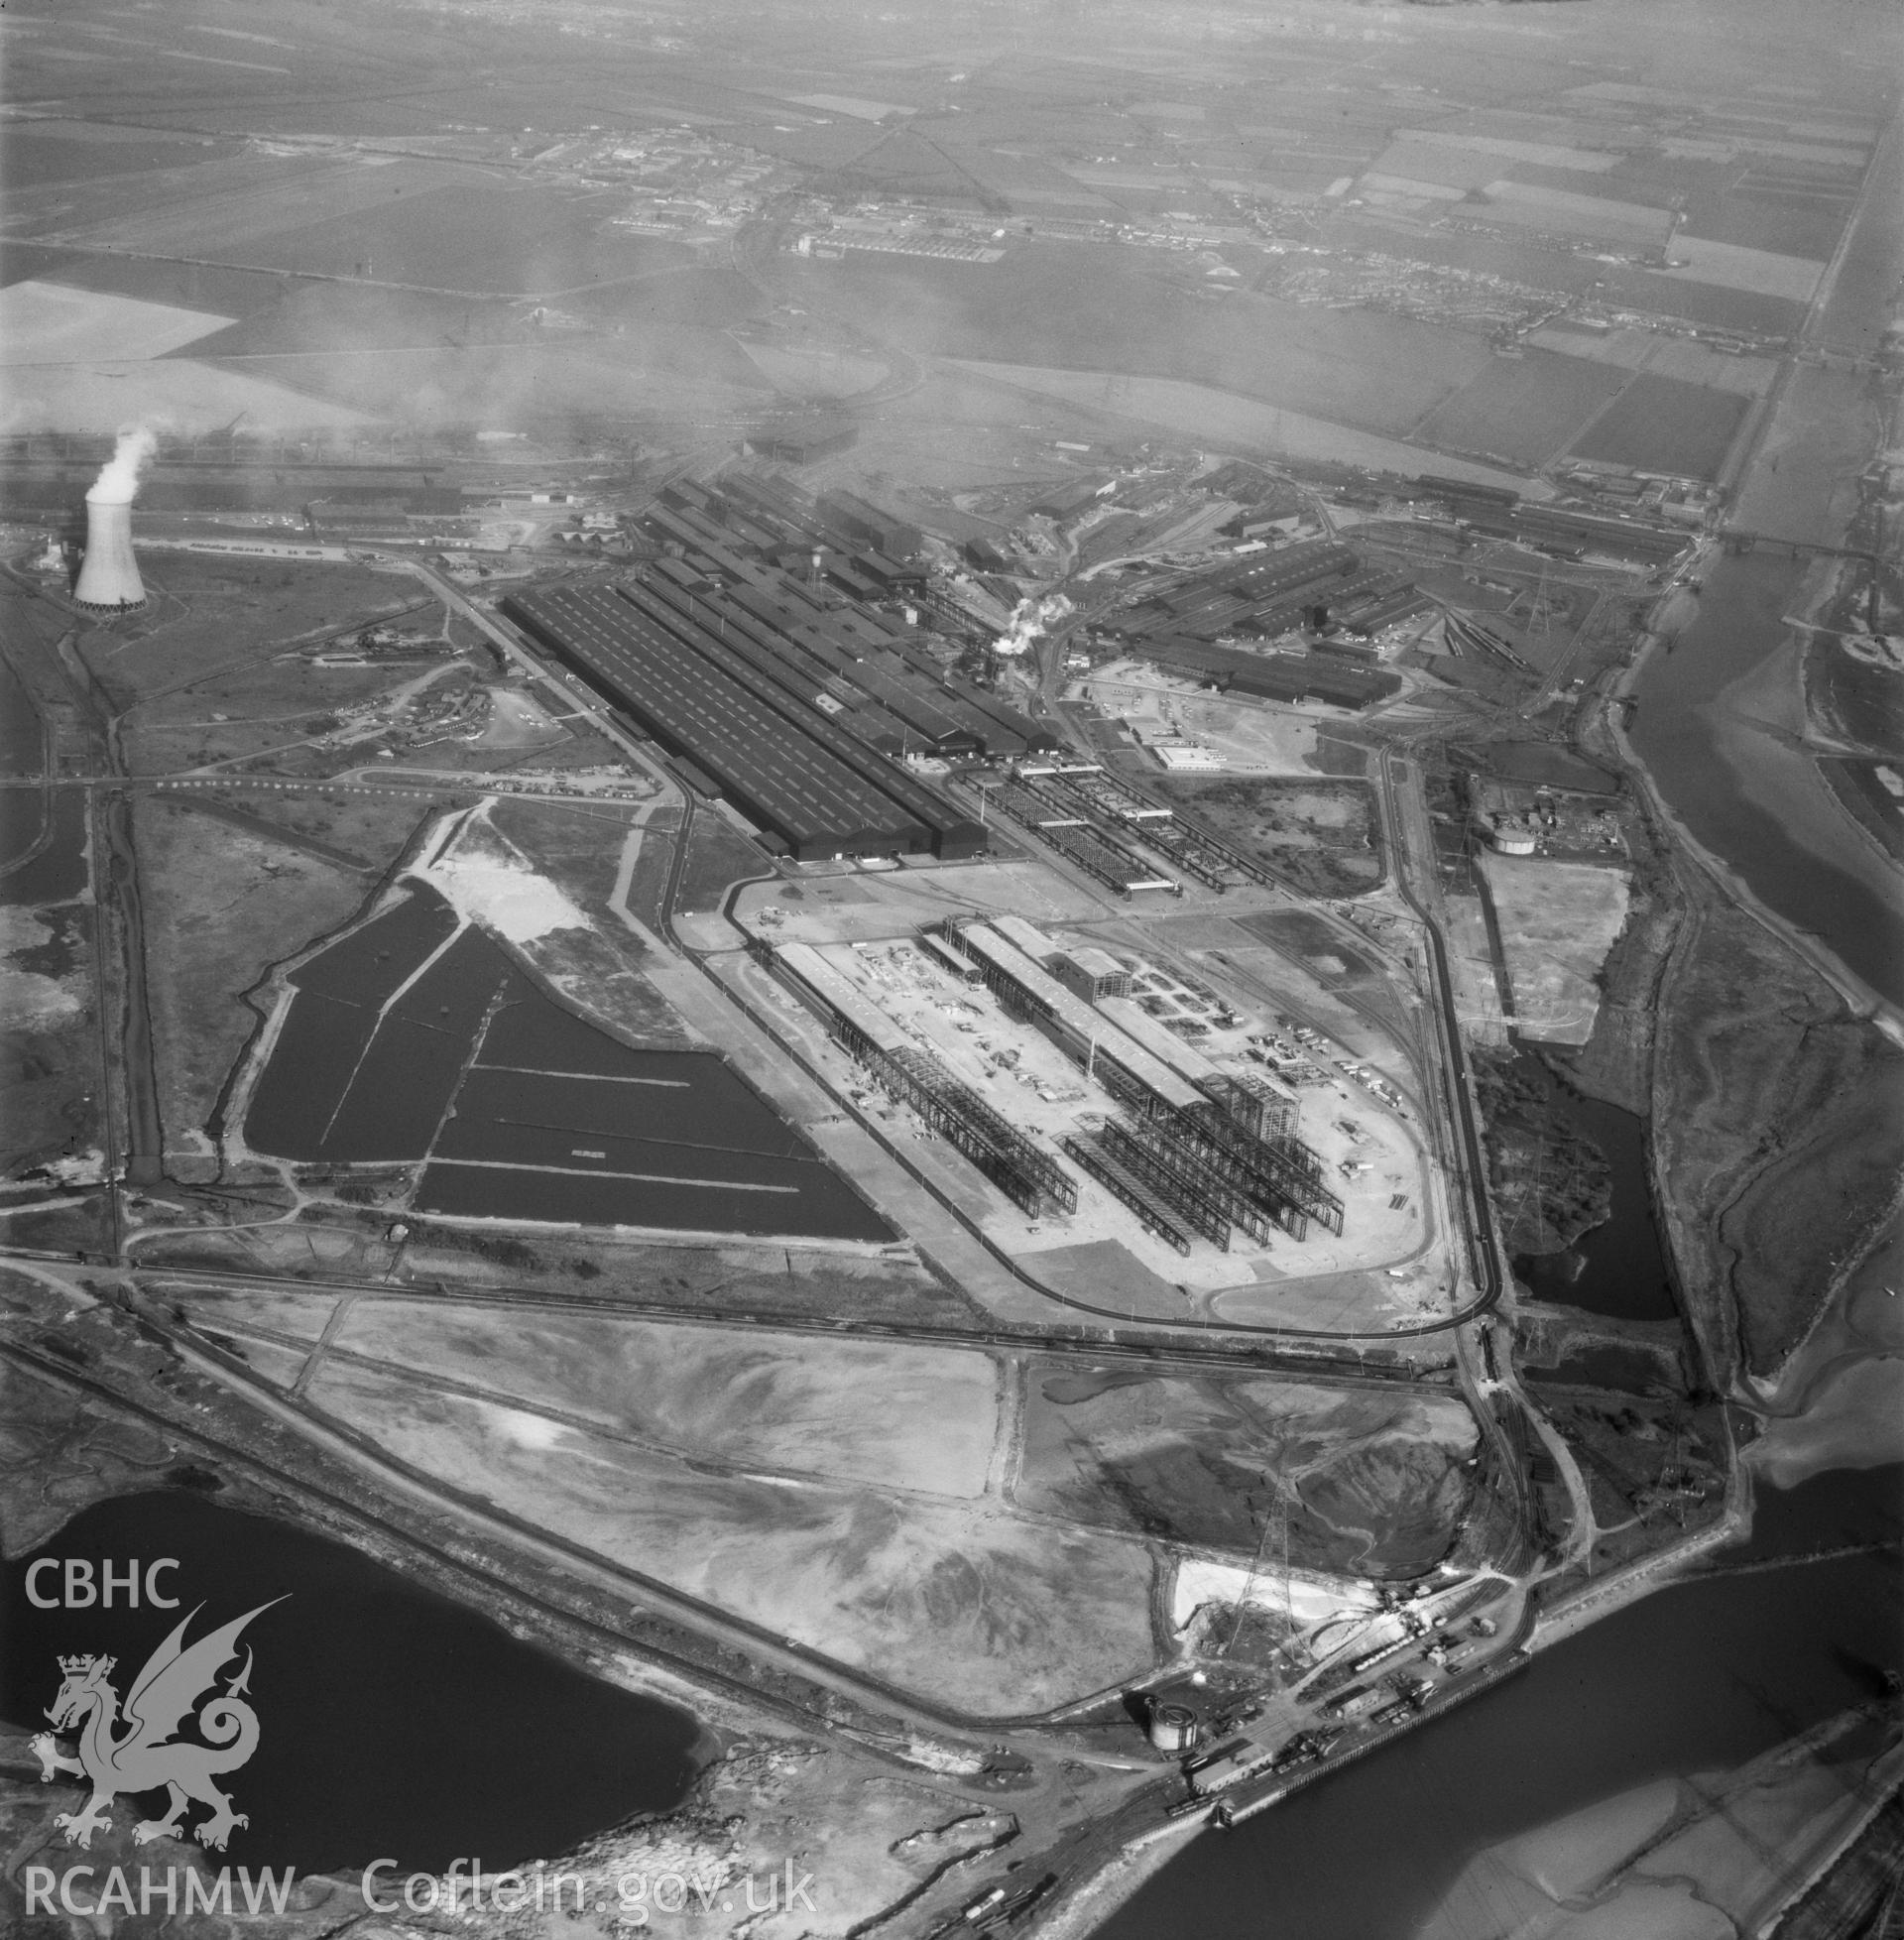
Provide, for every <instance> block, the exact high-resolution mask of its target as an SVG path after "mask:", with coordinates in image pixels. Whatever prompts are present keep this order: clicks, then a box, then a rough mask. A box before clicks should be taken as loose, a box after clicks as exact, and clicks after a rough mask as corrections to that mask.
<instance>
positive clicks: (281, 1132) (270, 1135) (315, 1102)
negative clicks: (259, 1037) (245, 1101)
mask: <svg viewBox="0 0 1904 1940" xmlns="http://www.w3.org/2000/svg"><path fill="white" fill-rule="evenodd" d="M376 1023H377V1014H376V1012H375V1011H370V1010H366V1009H365V1008H364V1007H363V1006H362V1005H358V1004H340V1003H337V1002H335V1001H334V1000H332V999H331V998H328V997H317V996H314V995H313V994H312V993H311V992H309V991H307V990H300V991H299V992H298V993H297V996H296V997H295V998H294V999H293V1000H292V1006H291V1013H290V1015H289V1016H288V1017H287V1018H286V1019H285V1022H284V1026H283V1028H282V1029H281V1030H280V1031H279V1032H278V1041H277V1043H275V1044H274V1045H273V1046H272V1051H271V1062H270V1063H269V1064H267V1065H266V1066H265V1070H264V1075H263V1076H262V1077H261V1078H260V1079H259V1081H258V1088H257V1090H256V1091H255V1092H254V1093H253V1094H252V1100H251V1107H250V1109H249V1111H248V1112H247V1113H246V1115H245V1137H246V1139H247V1140H248V1141H249V1142H250V1144H251V1145H252V1146H253V1147H255V1148H256V1149H257V1150H258V1151H259V1152H277V1153H278V1154H279V1155H280V1156H281V1157H285V1158H316V1157H317V1156H318V1154H319V1147H320V1145H321V1143H322V1140H323V1136H324V1128H325V1126H327V1125H328V1124H329V1123H330V1118H331V1114H332V1113H333V1112H334V1111H335V1110H336V1109H337V1105H338V1101H339V1100H340V1099H341V1098H342V1097H343V1095H344V1087H345V1086H346V1085H347V1084H348V1083H349V1082H350V1074H351V1072H352V1070H353V1069H354V1068H355V1067H356V1064H357V1060H358V1058H359V1057H360V1056H361V1055H362V1053H363V1049H364V1046H365V1045H366V1044H367V1043H368V1042H369V1041H370V1034H371V1031H372V1030H373V1029H374V1028H375V1026H376Z"/></svg>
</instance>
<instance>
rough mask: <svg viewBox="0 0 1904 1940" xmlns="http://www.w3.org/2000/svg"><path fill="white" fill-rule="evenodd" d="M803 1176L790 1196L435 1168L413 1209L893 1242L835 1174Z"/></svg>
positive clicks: (815, 1170)
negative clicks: (803, 1184) (805, 1181)
mask: <svg viewBox="0 0 1904 1940" xmlns="http://www.w3.org/2000/svg"><path fill="white" fill-rule="evenodd" d="M802 1169H803V1170H806V1171H809V1172H811V1173H812V1174H813V1177H812V1180H811V1183H810V1186H809V1187H807V1188H806V1189H803V1190H801V1191H800V1192H798V1193H785V1192H739V1191H735V1190H733V1189H732V1188H723V1187H719V1186H699V1185H682V1184H680V1183H678V1182H676V1181H673V1180H669V1181H666V1182H663V1183H660V1184H650V1183H648V1182H646V1181H644V1180H638V1179H618V1178H601V1179H592V1178H578V1177H576V1176H574V1175H573V1174H570V1173H563V1172H531V1171H521V1170H517V1169H514V1168H510V1167H495V1166H489V1165H459V1164H456V1163H453V1162H449V1163H435V1164H431V1165H430V1166H429V1167H427V1169H426V1170H425V1171H424V1173H423V1179H422V1184H421V1186H420V1187H419V1188H418V1190H417V1193H416V1205H417V1208H418V1209H419V1210H420V1211H423V1212H439V1213H465V1214H474V1215H477V1216H486V1217H488V1218H491V1219H536V1220H548V1221H553V1222H557V1223H570V1224H575V1225H582V1226H652V1227H655V1228H658V1229H660V1230H662V1231H665V1232H680V1233H697V1232H699V1233H760V1234H769V1233H773V1234H786V1235H787V1236H789V1237H792V1238H801V1239H833V1240H874V1241H881V1240H890V1239H892V1228H891V1227H889V1226H888V1225H887V1224H886V1222H885V1221H884V1220H883V1219H881V1218H880V1216H879V1215H878V1214H877V1213H876V1212H875V1211H874V1210H873V1209H872V1207H871V1206H869V1205H867V1204H866V1203H865V1201H864V1200H862V1199H860V1198H859V1197H857V1196H856V1195H855V1194H854V1192H853V1191H852V1190H851V1188H850V1187H849V1186H848V1185H847V1184H846V1182H845V1180H844V1179H842V1178H840V1177H839V1175H838V1174H837V1173H835V1172H833V1171H831V1170H829V1169H828V1168H827V1167H825V1166H823V1165H820V1164H818V1163H815V1164H812V1165H808V1166H805V1167H803V1168H802Z"/></svg>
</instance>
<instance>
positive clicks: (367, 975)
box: [291, 885, 456, 1005]
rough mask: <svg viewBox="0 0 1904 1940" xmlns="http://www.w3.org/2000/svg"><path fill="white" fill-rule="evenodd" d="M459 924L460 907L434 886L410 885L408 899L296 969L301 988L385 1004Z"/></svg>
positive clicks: (292, 979) (293, 973) (330, 995)
mask: <svg viewBox="0 0 1904 1940" xmlns="http://www.w3.org/2000/svg"><path fill="white" fill-rule="evenodd" d="M455 927H456V912H455V910H453V909H451V908H450V907H449V905H448V904H447V903H445V902H444V901H443V899H442V898H441V897H440V896H438V895H437V894H436V892H435V891H434V890H429V889H424V888H422V887H421V886H420V885H415V886H412V887H411V888H410V891H409V895H408V898H407V899H406V901H404V902H402V903H399V904H397V905H395V906H394V907H393V908H391V909H386V910H385V911H384V912H383V914H382V915H380V916H374V917H373V918H372V919H371V920H370V921H369V922H367V923H366V924H365V925H364V926H363V928H362V929H359V930H357V931H355V932H354V933H353V934H351V935H349V936H344V937H340V938H339V939H338V940H337V941H336V942H334V943H332V944H331V946H330V947H329V948H328V949H327V950H325V951H324V952H323V953H322V954H321V955H319V956H314V957H312V958H311V960H310V961H309V962H308V963H306V964H304V965H303V966H302V967H301V968H300V969H297V970H294V971H293V972H292V973H291V981H292V982H293V983H294V984H296V985H297V988H298V989H299V990H308V991H315V992H318V993H320V994H321V995H323V996H325V997H341V998H345V999H348V1000H349V1001H351V1002H352V1003H357V1004H371V1005H376V1004H381V1003H382V1002H383V1001H384V1000H385V999H386V998H387V997H388V996H389V995H390V993H391V992H392V991H393V990H395V989H396V988H397V986H398V985H399V984H401V983H402V982H403V981H404V979H405V978H406V977H408V976H411V975H413V974H414V973H415V971H416V967H417V966H418V965H419V964H421V963H423V962H425V961H426V960H427V959H428V957H429V953H430V952H431V951H432V950H436V949H440V948H441V947H442V945H443V944H444V943H445V942H447V941H448V939H449V937H450V935H451V933H452V932H453V931H454V930H455Z"/></svg>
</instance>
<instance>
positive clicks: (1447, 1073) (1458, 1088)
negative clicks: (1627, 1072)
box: [1380, 749, 1507, 1320]
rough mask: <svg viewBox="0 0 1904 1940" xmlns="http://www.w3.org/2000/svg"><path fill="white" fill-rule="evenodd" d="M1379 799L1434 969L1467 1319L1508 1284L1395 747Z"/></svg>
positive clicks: (1422, 846) (1424, 858)
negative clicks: (1463, 1237)
mask: <svg viewBox="0 0 1904 1940" xmlns="http://www.w3.org/2000/svg"><path fill="white" fill-rule="evenodd" d="M1380 770H1381V790H1382V800H1383V803H1384V806H1385V808H1386V811H1387V819H1388V832H1389V839H1390V842H1391V843H1392V845H1393V848H1394V855H1395V889H1396V891H1397V893H1398V894H1399V895H1400V897H1401V899H1402V901H1403V902H1405V903H1406V904H1407V905H1408V907H1409V909H1412V910H1413V911H1414V912H1415V915H1416V916H1417V917H1418V918H1419V919H1420V922H1421V926H1422V930H1423V933H1424V934H1425V935H1426V936H1427V939H1428V957H1429V962H1430V965H1431V967H1432V969H1433V972H1434V984H1435V989H1434V1009H1435V1012H1436V1015H1437V1017H1438V1018H1439V1020H1440V1028H1439V1031H1438V1033H1437V1034H1438V1035H1439V1036H1440V1039H1441V1066H1442V1076H1443V1080H1444V1086H1445V1091H1446V1102H1447V1109H1448V1116H1449V1119H1450V1120H1451V1122H1452V1124H1453V1127H1454V1131H1455V1135H1456V1138H1457V1140H1458V1142H1459V1146H1460V1159H1459V1162H1460V1169H1461V1172H1462V1181H1461V1183H1462V1188H1463V1189H1462V1190H1461V1191H1460V1192H1459V1193H1457V1194H1456V1195H1455V1197H1456V1200H1457V1202H1458V1203H1460V1204H1461V1205H1462V1206H1463V1208H1464V1218H1465V1223H1466V1225H1467V1227H1468V1250H1469V1259H1470V1263H1471V1265H1472V1267H1473V1269H1474V1276H1475V1281H1476V1284H1477V1285H1478V1286H1479V1288H1480V1294H1479V1297H1478V1298H1476V1299H1475V1300H1474V1301H1473V1302H1472V1303H1471V1304H1470V1305H1469V1306H1467V1307H1466V1308H1464V1309H1463V1310H1462V1311H1461V1312H1460V1313H1458V1314H1457V1315H1456V1316H1455V1319H1456V1320H1472V1319H1474V1318H1476V1317H1477V1316H1479V1315H1481V1314H1484V1313H1487V1312H1490V1311H1491V1310H1492V1309H1493V1308H1494V1307H1495V1306H1496V1305H1497V1304H1498V1303H1499V1300H1500V1296H1501V1292H1502V1289H1503V1288H1504V1287H1505V1285H1506V1284H1507V1275H1506V1273H1504V1271H1503V1269H1502V1264H1501V1259H1500V1254H1499V1250H1498V1247H1497V1244H1496V1241H1495V1238H1494V1220H1493V1208H1492V1206H1491V1205H1490V1204H1489V1203H1488V1199H1487V1159H1486V1155H1485V1154H1484V1152H1483V1150H1482V1142H1481V1123H1480V1117H1479V1114H1478V1113H1477V1112H1476V1110H1475V1101H1474V1093H1473V1089H1472V1087H1471V1085H1470V1083H1469V1079H1468V1061H1467V1053H1466V1052H1465V1051H1464V1049H1463V1047H1462V1041H1461V1019H1460V1014H1459V1012H1458V1010H1457V1008H1456V1003H1455V989H1454V981H1453V978H1452V977H1451V976H1450V974H1449V969H1448V945H1447V943H1446V941H1445V940H1444V939H1443V936H1442V931H1441V923H1440V920H1439V918H1438V916H1437V915H1436V913H1434V912H1433V911H1431V910H1430V909H1429V908H1428V907H1427V904H1426V903H1425V902H1424V901H1423V899H1422V897H1421V896H1419V895H1417V894H1416V889H1415V883H1414V881H1412V880H1411V877H1412V876H1413V875H1414V873H1415V871H1416V870H1417V869H1418V868H1423V867H1425V868H1426V869H1427V870H1428V871H1430V872H1432V871H1433V869H1434V866H1435V863H1434V857H1435V851H1434V835H1433V831H1432V830H1431V829H1430V828H1429V827H1428V821H1427V815H1426V813H1425V811H1424V810H1423V807H1422V804H1421V800H1420V797H1419V795H1418V794H1417V793H1416V792H1415V791H1414V790H1413V788H1409V787H1407V771H1408V763H1407V761H1406V759H1405V758H1404V757H1403V756H1401V755H1399V754H1397V753H1396V752H1395V751H1394V750H1393V749H1385V750H1384V751H1383V752H1382V755H1381V757H1380ZM1428 895H1429V897H1430V898H1431V899H1432V900H1434V901H1435V902H1436V903H1437V904H1438V903H1439V900H1440V899H1439V896H1438V894H1437V892H1436V891H1435V890H1434V889H1433V888H1430V889H1429V891H1428Z"/></svg>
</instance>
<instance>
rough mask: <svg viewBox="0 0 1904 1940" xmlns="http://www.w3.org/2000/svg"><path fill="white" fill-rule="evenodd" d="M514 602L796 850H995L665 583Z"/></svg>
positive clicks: (512, 611)
mask: <svg viewBox="0 0 1904 1940" xmlns="http://www.w3.org/2000/svg"><path fill="white" fill-rule="evenodd" d="M503 610H504V612H505V613H507V614H508V615H509V617H510V618H511V619H513V620H515V621H516V622H517V624H518V625H519V626H521V627H523V628H524V629H525V630H526V631H527V632H528V633H529V634H530V635H531V636H532V637H533V638H535V640H537V641H539V642H540V643H541V644H542V645H543V646H545V647H547V648H549V649H551V650H552V651H553V652H554V653H555V654H556V655H558V656H559V657H560V658H561V659H562V660H563V661H564V662H566V663H567V664H568V665H569V666H570V667H574V668H575V669H576V670H577V671H578V672H580V673H581V674H583V675H584V676H585V677H586V678H587V679H588V680H589V682H590V683H591V684H592V685H593V686H595V687H596V688H598V689H599V690H600V691H601V692H603V693H604V694H606V695H607V697H608V698H609V700H610V701H611V702H612V703H613V704H614V705H615V706H616V707H617V708H619V709H621V710H623V711H624V712H626V713H627V714H628V715H630V716H631V717H632V718H633V719H634V720H635V721H637V722H638V723H639V724H640V725H641V727H642V728H643V729H644V731H646V732H647V733H649V734H652V735H653V736H654V739H655V740H656V741H658V742H660V744H661V745H662V746H663V747H664V748H666V749H667V750H668V751H669V752H670V753H671V754H674V755H677V756H680V757H682V758H684V759H685V760H686V761H688V762H690V763H692V764H693V765H694V766H696V767H698V768H699V769H701V770H703V771H704V772H705V773H706V774H707V775H708V776H709V777H711V778H712V780H713V782H714V784H715V786H716V787H717V788H718V789H719V791H720V792H721V793H722V794H724V795H726V796H727V798H728V799H729V800H730V801H732V802H733V803H734V804H735V806H736V807H738V808H740V809H741V810H742V812H743V813H745V814H747V815H748V816H749V817H751V818H752V819H753V820H754V821H756V822H757V823H759V824H760V826H761V827H762V828H763V829H765V830H767V831H768V832H769V833H771V834H772V835H773V836H774V837H777V838H778V840H779V842H780V843H782V844H783V845H784V847H785V849H786V852H787V853H788V854H789V855H791V856H792V857H793V858H794V860H795V861H799V862H814V861H821V860H824V859H826V858H829V857H833V856H855V855H893V854H901V855H921V854H925V853H927V852H929V853H931V854H933V855H935V856H940V857H943V858H958V857H962V856H971V855H977V854H980V853H982V852H983V850H984V848H985V845H986V832H985V829H984V827H983V826H982V825H981V824H980V823H979V822H977V821H975V820H973V819H972V818H971V817H969V816H967V815H964V814H962V813H961V812H960V811H959V810H958V809H956V808H955V807H953V806H952V804H951V803H950V802H948V801H946V800H945V799H944V798H943V797H942V796H940V795H938V794H936V793H935V792H934V791H933V790H932V789H930V788H926V787H925V786H923V785H922V784H921V783H919V782H917V781H915V780H914V779H913V777H912V776H910V775H909V774H907V773H906V771H905V770H904V769H903V768H900V767H899V766H897V765H896V764H895V763H893V762H892V761H889V760H888V759H887V758H886V757H885V756H884V755H883V754H881V753H880V752H879V751H878V750H877V749H876V748H874V747H872V746H870V745H869V744H868V743H867V742H866V741H863V740H861V739H859V738H858V737H857V736H855V735H854V734H852V733H850V732H849V731H848V730H847V729H846V728H844V727H842V726H840V725H838V724H836V723H835V722H834V721H833V720H831V719H830V718H829V717H828V715H827V714H826V713H825V712H823V711H822V710H821V708H820V707H819V706H818V705H816V704H815V703H814V701H813V700H812V699H809V698H807V697H805V694H804V693H803V692H802V691H801V689H800V683H799V679H798V674H797V669H795V668H793V667H789V666H786V665H785V664H783V663H778V662H776V659H775V657H774V655H773V653H772V651H771V649H770V648H769V647H767V646H765V645H763V644H761V643H760V642H758V641H756V640H753V639H750V638H749V637H748V635H747V633H746V632H745V631H744V630H743V629H741V628H739V627H735V628H733V629H731V630H730V629H729V628H727V627H726V626H725V625H724V624H721V622H720V616H719V615H718V614H717V613H716V612H714V611H710V610H708V609H707V607H706V606H705V605H697V604H696V602H695V601H694V600H693V598H692V596H691V595H689V594H687V593H685V592H683V591H681V590H680V589H678V588H675V587H671V586H669V585H668V584H667V583H666V582H665V581H661V582H658V583H655V584H647V585H621V586H616V587H608V586H559V587H554V588H551V589H549V590H547V591H544V592H529V593H518V594H515V595H513V596H512V597H511V598H509V599H508V600H507V601H505V602H504V607H503ZM716 624H720V625H721V631H720V632H719V633H717V632H716V631H714V626H715V625H716ZM723 636H725V637H723Z"/></svg>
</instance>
